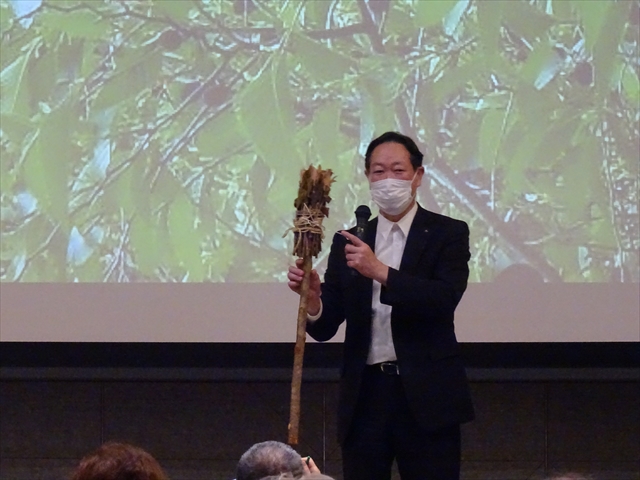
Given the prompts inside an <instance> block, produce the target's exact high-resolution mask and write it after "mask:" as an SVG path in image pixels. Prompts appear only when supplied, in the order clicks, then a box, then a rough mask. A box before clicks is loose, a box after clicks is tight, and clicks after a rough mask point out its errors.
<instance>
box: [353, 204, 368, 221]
mask: <svg viewBox="0 0 640 480" xmlns="http://www.w3.org/2000/svg"><path fill="white" fill-rule="evenodd" d="M355 214H356V218H364V219H365V220H369V218H370V217H371V209H370V208H369V207H367V206H366V205H360V206H359V207H358V208H356V211H355Z"/></svg>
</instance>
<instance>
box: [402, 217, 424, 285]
mask: <svg viewBox="0 0 640 480" xmlns="http://www.w3.org/2000/svg"><path fill="white" fill-rule="evenodd" d="M430 217H431V216H430V214H429V212H428V211H427V210H425V209H424V208H422V207H420V206H418V211H417V212H416V216H415V218H414V219H413V222H412V223H411V228H410V229H409V235H408V236H407V243H406V244H405V247H404V253H403V254H402V261H401V262H400V270H401V271H407V272H411V271H412V267H414V266H415V265H418V261H419V260H420V256H421V255H422V252H423V251H424V249H425V248H426V247H427V244H428V243H429V241H430V239H431V236H432V234H431V232H430V231H429V225H430V223H431V218H430Z"/></svg>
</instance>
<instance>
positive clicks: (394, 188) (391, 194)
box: [369, 175, 415, 215]
mask: <svg viewBox="0 0 640 480" xmlns="http://www.w3.org/2000/svg"><path fill="white" fill-rule="evenodd" d="M413 178H415V175H414V176H413ZM412 183H413V179H411V180H399V179H397V178H385V179H383V180H378V181H377V182H372V183H371V184H370V185H369V188H370V190H371V198H372V199H373V201H374V202H375V203H376V205H378V207H379V208H380V210H381V211H383V212H384V213H386V214H388V215H400V214H401V213H402V212H404V211H405V210H406V208H407V207H408V206H409V204H410V203H411V202H412V201H413V199H414V198H415V195H414V194H413V192H412V191H411V184H412Z"/></svg>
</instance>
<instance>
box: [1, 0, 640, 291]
mask: <svg viewBox="0 0 640 480" xmlns="http://www.w3.org/2000/svg"><path fill="white" fill-rule="evenodd" d="M639 15H640V8H639V4H638V1H636V0H633V1H627V0H624V1H623V0H618V1H613V0H612V1H596V0H593V1H588V2H585V1H578V0H561V1H560V0H527V1H525V0H522V1H520V0H513V1H497V0H485V1H479V0H477V1H473V0H460V1H450V0H442V1H435V0H433V1H431V0H430V1H422V0H420V1H419V0H394V1H385V0H375V1H374V0H357V1H356V0H326V1H324V0H307V1H303V0H295V1H294V0H289V1H281V0H272V1H267V0H234V1H230V0H229V1H223V0H175V1H174V0H156V1H144V0H135V1H134V0H118V1H115V0H85V1H78V0H0V42H1V43H0V48H1V58H0V87H1V91H0V96H1V101H0V113H1V117H0V155H1V160H2V162H1V169H0V182H1V183H0V187H1V198H0V200H1V204H0V206H1V209H2V210H1V235H2V237H1V252H0V253H1V258H0V262H1V263H0V278H1V280H2V281H6V282H17V281H22V282H42V281H44V282H54V281H55V282H58V281H60V282H76V281H78V282H158V281H159V282H199V281H212V282H245V281H249V282H270V281H282V280H283V279H284V271H285V269H286V266H287V265H288V264H289V263H290V262H291V238H290V237H289V238H282V235H283V233H284V231H285V230H286V229H287V228H288V227H290V226H291V222H292V217H293V214H294V207H293V200H294V198H295V195H296V192H297V188H298V180H299V172H300V170H301V169H302V168H305V167H306V166H308V165H309V164H311V163H313V164H315V165H318V164H320V165H321V166H322V167H323V168H331V169H332V170H333V171H334V174H335V176H336V177H337V181H336V183H335V184H334V186H333V187H332V192H331V196H332V198H333V200H332V202H331V204H330V208H331V215H330V217H329V218H328V219H327V220H326V222H325V225H326V229H327V237H328V238H327V239H325V242H329V240H330V238H331V234H332V232H333V231H335V230H337V229H340V228H343V227H345V226H349V225H351V224H352V223H353V211H354V209H355V207H356V206H357V205H359V204H361V203H369V194H368V185H367V182H366V179H365V177H364V174H363V162H362V154H363V151H364V148H366V145H367V144H368V143H369V141H370V140H371V139H372V138H373V137H374V136H377V135H379V134H380V133H383V132H384V131H387V130H398V131H401V132H403V133H405V134H407V135H410V136H412V137H414V138H416V139H417V140H418V141H419V143H420V144H421V145H422V146H423V147H424V149H425V151H426V157H425V160H426V163H425V166H426V170H427V173H426V175H425V180H424V181H423V185H422V187H421V189H420V192H419V201H420V202H421V204H422V205H423V206H425V207H426V208H428V209H430V210H433V211H436V212H441V213H444V214H447V215H451V216H454V217H456V218H461V219H464V220H465V221H467V222H468V223H469V225H470V228H471V232H472V238H471V243H472V245H471V247H472V259H471V268H472V274H471V281H474V282H483V281H492V280H495V279H496V278H497V277H499V275H501V272H504V271H508V269H509V268H510V267H513V266H514V265H519V266H524V267H526V269H527V270H528V271H529V272H530V273H531V274H533V275H535V276H536V277H537V278H540V279H544V280H545V281H565V282H638V281H639V278H638V276H639V273H638V272H639V259H638V249H639V248H640V240H639V237H640V233H639V221H638V183H639V182H638V175H639V161H638V153H639V145H638V142H639V139H640V133H639V131H638V129H639V120H640V113H639V112H640V108H639V101H640V84H639V81H638V78H639V73H640V60H639V54H638V47H639V41H638V38H639V31H640V26H639V21H638V18H639ZM328 250H329V249H328V245H325V249H324V251H323V252H322V254H321V258H320V259H319V262H320V264H322V261H323V260H325V258H326V255H327V254H328Z"/></svg>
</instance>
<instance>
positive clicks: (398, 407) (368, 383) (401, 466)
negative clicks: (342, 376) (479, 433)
mask: <svg viewBox="0 0 640 480" xmlns="http://www.w3.org/2000/svg"><path fill="white" fill-rule="evenodd" d="M394 459H395V460H396V462H397V464H398V470H399V472H400V477H401V478H402V480H459V478H460V426H459V425H454V426H451V427H447V428H443V429H440V430H437V431H427V430H425V429H423V428H421V427H420V426H418V424H417V422H416V421H415V418H414V416H413V414H412V413H411V411H410V409H409V405H408V403H407V398H406V395H405V393H404V389H403V387H402V380H401V378H400V376H398V375H389V374H387V373H383V372H382V371H381V370H380V369H379V368H376V366H368V367H366V369H365V373H364V376H363V379H362V388H361V389H360V396H359V399H358V407H357V408H356V413H355V416H354V419H353V422H352V425H351V428H350V430H349V434H348V435H347V438H346V440H345V442H344V445H343V446H342V462H343V472H344V479H345V480H389V479H390V478H391V468H392V465H393V460H394Z"/></svg>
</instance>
